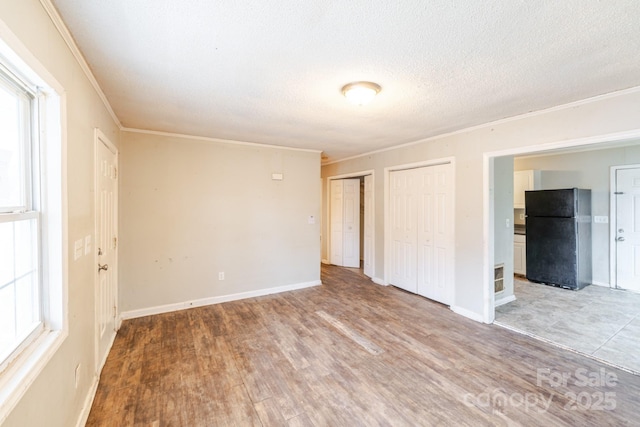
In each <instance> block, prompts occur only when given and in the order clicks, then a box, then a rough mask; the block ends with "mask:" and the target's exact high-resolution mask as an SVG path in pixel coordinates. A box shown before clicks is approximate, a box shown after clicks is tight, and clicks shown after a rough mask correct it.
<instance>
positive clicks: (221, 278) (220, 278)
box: [218, 271, 224, 280]
mask: <svg viewBox="0 0 640 427" xmlns="http://www.w3.org/2000/svg"><path fill="white" fill-rule="evenodd" d="M218 280H224V271H221V272H219V273H218Z"/></svg>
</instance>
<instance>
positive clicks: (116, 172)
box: [113, 167, 118, 179]
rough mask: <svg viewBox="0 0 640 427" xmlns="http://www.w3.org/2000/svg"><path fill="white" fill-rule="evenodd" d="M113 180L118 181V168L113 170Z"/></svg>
mask: <svg viewBox="0 0 640 427" xmlns="http://www.w3.org/2000/svg"><path fill="white" fill-rule="evenodd" d="M113 179H118V168H115V167H114V168H113Z"/></svg>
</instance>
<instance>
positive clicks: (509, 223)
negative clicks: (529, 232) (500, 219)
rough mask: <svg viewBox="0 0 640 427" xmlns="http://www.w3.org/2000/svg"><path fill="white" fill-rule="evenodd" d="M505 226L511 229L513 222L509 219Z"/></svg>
mask: <svg viewBox="0 0 640 427" xmlns="http://www.w3.org/2000/svg"><path fill="white" fill-rule="evenodd" d="M505 226H506V227H507V228H509V227H510V226H511V220H510V219H509V218H507V220H506V224H505Z"/></svg>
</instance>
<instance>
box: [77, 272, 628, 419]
mask: <svg viewBox="0 0 640 427" xmlns="http://www.w3.org/2000/svg"><path fill="white" fill-rule="evenodd" d="M322 279H323V285H322V286H318V287H314V288H309V289H304V290H299V291H293V292H286V293H282V294H278V295H271V296H265V297H260V298H252V299H247V300H243V301H236V302H230V303H224V304H218V305H212V306H208V307H201V308H194V309H190V310H184V311H179V312H174V313H168V314H162V315H157V316H149V317H144V318H139V319H133V320H129V321H126V322H124V323H123V325H122V328H121V329H120V331H119V332H118V335H117V338H116V341H115V343H114V345H113V348H112V350H111V353H110V354H109V357H108V359H107V362H106V365H105V367H104V369H103V372H102V375H101V378H100V384H99V386H98V391H97V394H96V397H95V400H94V403H93V407H92V410H91V414H90V416H89V420H88V423H87V425H89V426H349V427H352V426H422V425H425V426H426V425H447V426H454V425H455V426H465V425H468V426H477V425H504V426H507V425H509V426H511V425H524V426H532V425H543V426H560V425H574V426H578V425H579V426H587V425H593V426H606V425H639V424H640V377H638V376H634V375H632V374H629V373H627V372H624V371H620V370H616V369H613V368H610V367H608V366H605V365H602V364H600V363H598V362H596V361H594V360H591V359H589V358H586V357H583V356H581V355H578V354H575V353H571V352H568V351H565V350H562V349H559V348H556V347H553V346H551V345H548V344H546V343H544V342H540V341H537V340H535V339H532V338H529V337H527V336H523V335H520V334H517V333H515V332H512V331H509V330H506V329H504V328H501V327H498V326H494V325H483V324H479V323H476V322H473V321H471V320H468V319H466V318H464V317H462V316H459V315H457V314H454V313H453V312H451V311H450V310H449V309H448V308H447V307H444V306H442V305H440V304H437V303H434V302H432V301H429V300H428V299H425V298H422V297H419V296H416V295H412V294H409V293H406V292H403V291H401V290H399V289H396V288H394V287H383V286H378V285H375V284H373V283H372V282H370V281H368V280H367V279H366V278H364V277H362V276H361V275H359V274H357V273H355V272H353V271H350V270H347V269H341V268H338V267H330V266H323V267H322Z"/></svg>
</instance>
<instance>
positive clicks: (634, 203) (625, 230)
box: [615, 168, 640, 292]
mask: <svg viewBox="0 0 640 427" xmlns="http://www.w3.org/2000/svg"><path fill="white" fill-rule="evenodd" d="M615 230H616V236H615V237H616V251H617V252H616V277H617V286H618V287H619V288H623V289H630V290H633V291H638V292H640V168H636V169H618V170H617V171H616V227H615Z"/></svg>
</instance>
